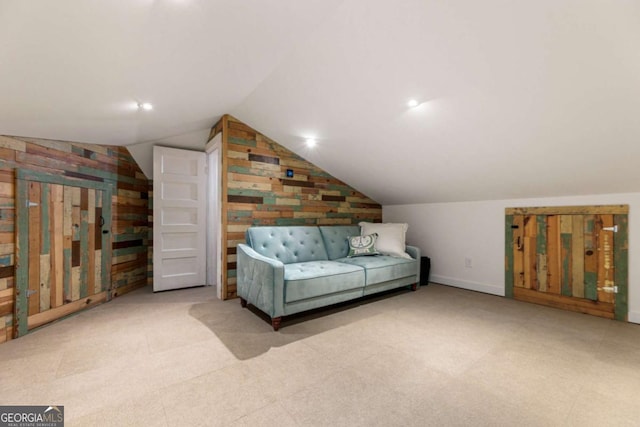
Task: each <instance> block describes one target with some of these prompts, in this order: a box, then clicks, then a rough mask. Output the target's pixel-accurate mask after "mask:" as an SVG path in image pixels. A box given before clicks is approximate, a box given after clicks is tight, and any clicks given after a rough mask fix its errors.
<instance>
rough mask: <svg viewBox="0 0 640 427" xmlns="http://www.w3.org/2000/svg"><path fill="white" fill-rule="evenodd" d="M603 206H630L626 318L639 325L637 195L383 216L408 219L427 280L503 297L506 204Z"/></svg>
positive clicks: (403, 209) (393, 209)
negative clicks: (427, 261) (426, 263)
mask: <svg viewBox="0 0 640 427" xmlns="http://www.w3.org/2000/svg"><path fill="white" fill-rule="evenodd" d="M605 204H628V205H629V321H631V322H634V323H640V268H635V266H636V265H640V249H638V248H640V193H629V194H606V195H594V196H575V197H553V198H540V199H511V200H490V201H480V202H458V203H428V204H416V205H390V206H383V210H382V214H383V218H384V221H386V222H407V223H409V230H408V231H407V244H410V245H414V246H418V247H419V248H420V249H421V250H422V253H423V255H426V256H428V257H430V258H431V274H430V280H431V281H433V282H436V283H442V284H446V285H452V286H457V287H461V288H465V289H471V290H475V291H480V292H486V293H491V294H495V295H502V296H504V259H505V254H504V239H505V234H504V217H505V213H504V210H505V208H507V207H523V206H572V205H605ZM636 224H637V226H636ZM467 257H468V258H471V259H472V268H465V258H467Z"/></svg>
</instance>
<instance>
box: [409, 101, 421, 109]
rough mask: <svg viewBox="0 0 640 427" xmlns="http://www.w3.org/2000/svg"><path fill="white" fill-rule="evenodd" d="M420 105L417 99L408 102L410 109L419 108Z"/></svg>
mask: <svg viewBox="0 0 640 427" xmlns="http://www.w3.org/2000/svg"><path fill="white" fill-rule="evenodd" d="M418 104H419V102H418V101H416V100H415V99H411V100H409V102H407V105H408V106H409V107H410V108H413V107H417V106H418Z"/></svg>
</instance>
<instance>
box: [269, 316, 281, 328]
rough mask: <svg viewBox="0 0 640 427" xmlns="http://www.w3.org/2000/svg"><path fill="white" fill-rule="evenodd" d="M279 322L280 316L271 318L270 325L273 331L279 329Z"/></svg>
mask: <svg viewBox="0 0 640 427" xmlns="http://www.w3.org/2000/svg"><path fill="white" fill-rule="evenodd" d="M280 322H282V317H274V318H273V319H271V326H273V330H274V331H277V330H278V329H280Z"/></svg>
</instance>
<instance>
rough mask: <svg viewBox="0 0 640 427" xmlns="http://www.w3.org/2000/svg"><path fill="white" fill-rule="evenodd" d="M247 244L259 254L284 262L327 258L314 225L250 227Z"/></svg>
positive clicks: (318, 231)
mask: <svg viewBox="0 0 640 427" xmlns="http://www.w3.org/2000/svg"><path fill="white" fill-rule="evenodd" d="M246 238H247V244H248V245H249V246H251V247H252V248H253V250H255V251H256V252H258V253H259V254H260V255H264V256H266V257H269V258H273V259H277V260H279V261H281V262H283V263H284V264H292V263H294V262H307V261H326V260H328V259H329V257H328V256H327V251H326V249H325V247H324V241H323V240H322V235H321V234H320V229H319V228H318V227H316V226H306V227H305V226H280V227H250V228H249V229H248V230H247V233H246Z"/></svg>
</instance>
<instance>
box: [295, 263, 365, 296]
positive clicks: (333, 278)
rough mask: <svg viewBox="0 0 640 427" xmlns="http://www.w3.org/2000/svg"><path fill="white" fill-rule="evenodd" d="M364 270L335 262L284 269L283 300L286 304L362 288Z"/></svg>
mask: <svg viewBox="0 0 640 427" xmlns="http://www.w3.org/2000/svg"><path fill="white" fill-rule="evenodd" d="M364 283H365V275H364V269H363V268H362V267H359V266H357V265H351V264H345V263H340V262H335V261H314V262H298V263H293V264H286V265H285V266H284V289H285V291H284V292H285V296H284V300H285V302H287V303H290V302H295V301H301V300H305V299H308V298H313V297H319V296H323V295H329V294H333V293H336V292H342V291H348V290H351V289H358V288H363V287H364Z"/></svg>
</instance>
